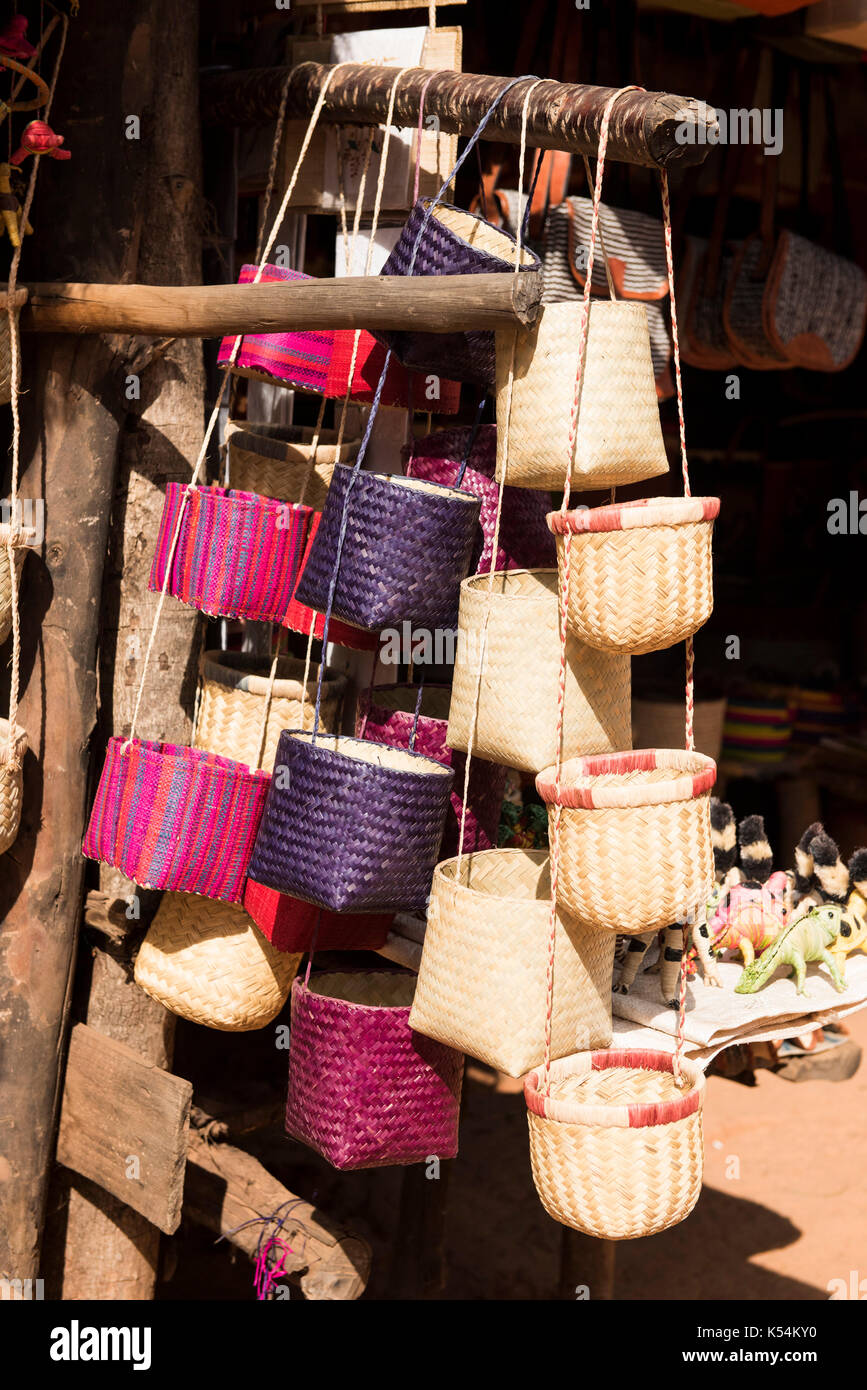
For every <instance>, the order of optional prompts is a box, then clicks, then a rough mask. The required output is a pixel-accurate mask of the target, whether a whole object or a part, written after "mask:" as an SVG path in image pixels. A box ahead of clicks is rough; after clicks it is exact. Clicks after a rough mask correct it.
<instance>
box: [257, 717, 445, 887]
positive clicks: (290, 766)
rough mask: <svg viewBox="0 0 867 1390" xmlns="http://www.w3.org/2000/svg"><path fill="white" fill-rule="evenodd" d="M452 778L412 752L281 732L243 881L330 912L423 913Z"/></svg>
mask: <svg viewBox="0 0 867 1390" xmlns="http://www.w3.org/2000/svg"><path fill="white" fill-rule="evenodd" d="M373 749H376V750H378V755H379V759H380V761H379V762H372V761H369V760H366V759H369V756H370V753H371V750H373ZM287 773H288V775H287ZM453 780H454V773H453V772H452V771H451V769H450V768H445V767H442V766H440V764H439V763H435V762H433V761H432V760H431V759H430V758H423V757H422V756H421V754H419V753H404V752H400V751H398V750H397V749H394V748H387V747H384V746H382V745H381V744H373V743H367V742H365V741H364V740H363V739H356V738H349V737H348V736H346V735H337V734H318V735H317V737H316V742H315V743H314V742H313V735H312V734H311V733H301V732H300V731H298V730H295V729H284V730H283V733H282V734H281V735H280V742H279V744H278V745H277V756H276V758H275V760H274V776H273V778H272V781H271V787H270V790H269V792H268V799H267V801H266V803H265V811H264V814H263V816H262V823H261V825H260V827H259V833H258V835H257V837H256V843H255V845H254V846H253V853H252V855H251V857H250V867H249V870H248V873H249V876H250V878H252V879H253V880H254V881H255V882H256V883H264V884H265V886H266V887H268V888H276V889H277V890H278V891H279V892H281V893H288V894H289V895H290V896H291V897H293V898H302V899H303V900H304V901H305V902H311V903H315V904H316V906H317V907H325V908H329V909H330V910H331V911H332V912H400V911H402V910H407V911H408V910H411V909H413V908H415V909H423V908H424V907H425V906H426V905H427V900H428V895H429V893H430V886H431V880H432V878H433V871H434V868H435V866H436V863H437V858H438V854H439V847H440V841H441V839H442V834H443V826H444V825H445V819H446V813H447V811H448V807H449V794H450V792H451V788H452V782H453Z"/></svg>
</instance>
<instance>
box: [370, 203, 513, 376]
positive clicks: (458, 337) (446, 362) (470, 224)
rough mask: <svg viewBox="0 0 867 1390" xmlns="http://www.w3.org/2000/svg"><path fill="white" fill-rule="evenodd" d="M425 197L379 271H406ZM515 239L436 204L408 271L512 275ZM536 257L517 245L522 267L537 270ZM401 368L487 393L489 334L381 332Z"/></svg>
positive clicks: (491, 364)
mask: <svg viewBox="0 0 867 1390" xmlns="http://www.w3.org/2000/svg"><path fill="white" fill-rule="evenodd" d="M429 207H430V200H429V199H425V198H422V199H421V200H420V201H419V202H417V203H416V205H415V207H414V208H413V209H412V212H411V213H410V215H409V217H408V218H407V220H406V222H405V223H404V226H403V230H402V232H401V234H400V237H399V238H398V241H397V243H396V245H395V247H394V249H393V251H392V252H391V254H390V256H389V257H388V260H387V261H386V263H385V265H384V266H383V267H382V271H381V274H383V275H409V274H410V265H411V264H412V257H413V250H414V248H415V244H416V240H417V238H418V235H419V232H420V231H421V228H422V224H423V223H424V220H425V216H426V214H427V211H428V208H429ZM516 254H517V243H516V241H515V239H514V237H512V236H510V234H509V233H508V232H505V231H503V230H502V229H500V228H499V227H494V226H492V225H491V223H490V222H485V221H484V220H483V219H482V218H481V217H473V216H471V214H470V213H468V212H464V211H463V209H461V208H456V207H452V206H450V205H449V204H446V203H440V204H439V205H438V206H437V207H436V208H435V209H434V212H433V216H432V217H431V219H430V221H429V222H428V224H427V226H426V228H425V231H424V235H423V237H422V240H421V243H420V245H419V248H418V253H417V255H416V258H415V265H414V266H413V270H412V273H413V274H414V275H491V274H495V273H496V272H498V271H502V272H507V273H509V274H513V273H514V270H515V257H516ZM540 267H541V262H540V260H539V257H538V256H537V255H536V254H535V252H533V251H530V250H528V248H527V247H522V248H521V271H522V273H523V272H525V271H528V272H530V273H534V272H535V273H538V271H539V269H540ZM377 337H381V338H382V339H383V341H385V342H387V343H389V344H390V345H391V347H392V348H393V349H394V351H395V352H396V354H397V356H398V357H399V358H400V360H401V362H403V364H404V366H406V367H412V368H414V369H415V370H416V371H421V372H433V373H434V374H436V375H439V376H445V375H449V376H452V377H456V378H457V380H458V381H469V382H473V383H474V384H475V385H476V386H481V387H484V388H485V390H488V391H492V390H493V389H494V382H495V352H494V335H493V333H492V332H490V331H489V330H488V331H469V332H465V333H404V332H401V333H383V334H377Z"/></svg>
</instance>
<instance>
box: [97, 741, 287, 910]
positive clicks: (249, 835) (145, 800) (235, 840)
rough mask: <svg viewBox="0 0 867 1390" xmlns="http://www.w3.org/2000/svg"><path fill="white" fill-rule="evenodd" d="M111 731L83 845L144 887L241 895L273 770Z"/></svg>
mask: <svg viewBox="0 0 867 1390" xmlns="http://www.w3.org/2000/svg"><path fill="white" fill-rule="evenodd" d="M123 747H124V740H123V739H122V738H110V739H109V741H108V749H107V751H106V756H105V764H104V766H103V769H102V776H101V777H100V779H99V787H98V789H97V793H96V800H95V802H94V804H93V810H92V811H91V813H90V822H89V824H88V827H87V834H86V835H85V837H84V844H83V846H82V853H83V854H85V855H86V856H87V858H88V859H99V860H101V862H102V863H103V864H111V865H113V866H114V868H116V869H122V870H123V872H124V873H125V874H126V875H127V877H128V878H131V879H133V880H134V882H136V883H138V884H140V885H141V887H142V888H170V889H172V890H173V891H174V892H177V893H200V894H202V895H203V896H204V897H206V898H219V899H221V900H222V901H223V902H229V903H237V902H240V901H241V895H242V892H243V888H244V879H245V877H246V875H247V863H248V860H249V858H250V851H251V849H252V847H253V841H254V840H255V838H256V831H257V830H258V828H259V821H260V819H261V817H262V811H263V810H264V807H265V798H266V796H267V794H268V786H269V784H270V781H271V779H270V777H269V775H268V773H267V772H251V771H250V769H249V768H248V767H245V766H244V765H243V764H242V763H237V762H234V761H232V760H231V759H230V758H221V757H218V756H217V755H216V754H215V753H205V752H203V751H202V750H201V749H198V748H186V747H183V746H181V745H176V744H171V743H145V742H143V741H142V740H140V739H133V740H132V742H131V743H130V745H129V747H128V748H127V750H126V752H122V751H121V750H122V749H123Z"/></svg>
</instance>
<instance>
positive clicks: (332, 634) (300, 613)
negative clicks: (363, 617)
mask: <svg viewBox="0 0 867 1390" xmlns="http://www.w3.org/2000/svg"><path fill="white" fill-rule="evenodd" d="M321 521H322V513H321V512H314V513H313V515H312V517H311V518H310V527H309V529H308V532H307V544H306V546H305V547H304V558H303V559H302V561H301V573H300V575H299V577H298V584H300V583H301V580H302V579H303V578H304V569H305V566H306V564H307V561H308V560H309V559H310V552H311V550H312V549H313V543H314V541H315V540H316V535H317V533H318V531H319V524H320V522H321ZM298 584H296V586H295V592H296V593H297V592H298ZM311 625H312V627H313V636H314V637H315V638H316V639H317V641H319V642H321V641H322V639H323V637H324V636H325V614H324V613H319V612H317V610H316V609H315V608H308V606H307V604H306V603H299V601H298V599H297V598H296V597H295V594H293V595H292V599H291V602H290V604H289V607H288V608H287V609H286V616H285V617H284V618H283V627H288V628H289V629H290V630H291V631H292V632H300V633H301V634H302V636H304V637H309V635H310V628H311ZM328 640H329V642H336V643H338V645H339V646H341V647H350V648H352V649H353V650H355V651H362V652H373V651H376V649H377V647H378V646H379V633H378V632H367V631H365V629H364V628H361V627H353V626H352V624H351V623H342V622H341V621H340V619H339V618H335V616H334V614H333V613H332V615H331V620H330V622H329V624H328Z"/></svg>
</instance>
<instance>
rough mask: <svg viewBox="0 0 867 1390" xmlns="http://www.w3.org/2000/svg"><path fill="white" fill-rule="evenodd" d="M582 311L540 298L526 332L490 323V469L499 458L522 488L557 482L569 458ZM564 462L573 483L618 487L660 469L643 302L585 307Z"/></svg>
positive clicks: (664, 468) (663, 467)
mask: <svg viewBox="0 0 867 1390" xmlns="http://www.w3.org/2000/svg"><path fill="white" fill-rule="evenodd" d="M581 315H582V305H581V304H578V303H574V304H569V303H565V304H548V305H546V306H545V307H544V308H543V309H542V311H541V313H540V314H539V317H538V319H537V321H536V323H535V324H534V325H533V327H532V328H529V329H527V330H526V332H521V333H516V332H515V331H514V330H513V329H498V330H497V334H496V341H497V424H498V426H499V431H498V437H497V477H498V478H501V477H502V476H503V465H504V462H505V463H506V481H507V482H511V483H515V484H517V485H518V486H519V487H530V488H545V489H549V488H562V487H563V485H564V480H565V477H566V470H567V467H568V466H569V459H570V452H569V436H570V431H571V421H572V401H573V396H574V393H575V377H576V374H577V371H578V359H579V351H580V346H581ZM513 352H514V378H513V382H512V397H511V412H510V413H509V410H508V400H509V377H510V368H511V367H512V355H513ZM507 422H508V430H509V437H508V460H506V427H507ZM571 468H572V474H571V478H572V486H573V487H574V488H579V489H580V488H584V489H586V488H597V487H615V486H618V487H619V486H621V485H623V484H626V483H636V482H639V481H641V479H643V478H656V477H659V475H660V474H662V473H667V472H668V458H667V455H666V452H665V444H664V443H663V439H662V426H661V425H660V423H659V407H658V405H657V396H656V385H655V383H654V379H653V364H652V362H651V360H650V337H649V334H648V331H647V314H646V312H645V309H644V305H643V304H627V303H624V302H623V301H618V302H616V303H610V304H609V303H594V304H591V306H590V328H589V332H588V336H587V361H586V365H585V369H584V382H583V385H582V388H581V405H580V410H579V413H578V429H577V432H576V436H575V443H574V450H573V453H572V456H571Z"/></svg>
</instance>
